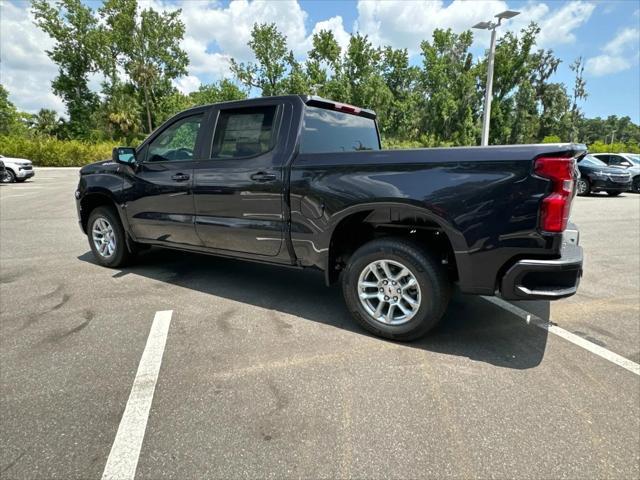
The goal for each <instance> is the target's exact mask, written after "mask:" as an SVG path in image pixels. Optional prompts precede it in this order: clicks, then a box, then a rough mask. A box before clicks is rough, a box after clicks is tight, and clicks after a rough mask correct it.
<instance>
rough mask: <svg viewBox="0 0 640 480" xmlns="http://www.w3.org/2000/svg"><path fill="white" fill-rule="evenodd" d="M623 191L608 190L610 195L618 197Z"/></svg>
mask: <svg viewBox="0 0 640 480" xmlns="http://www.w3.org/2000/svg"><path fill="white" fill-rule="evenodd" d="M621 193H622V192H616V191H613V190H607V195H609V196H610V197H617V196H618V195H620V194H621Z"/></svg>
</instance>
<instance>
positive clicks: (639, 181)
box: [631, 178, 640, 193]
mask: <svg viewBox="0 0 640 480" xmlns="http://www.w3.org/2000/svg"><path fill="white" fill-rule="evenodd" d="M631 191H632V192H635V193H640V178H636V179H635V180H634V181H633V187H631Z"/></svg>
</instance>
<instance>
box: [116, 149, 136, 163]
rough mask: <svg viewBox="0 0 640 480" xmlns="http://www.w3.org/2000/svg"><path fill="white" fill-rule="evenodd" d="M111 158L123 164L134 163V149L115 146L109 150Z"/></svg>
mask: <svg viewBox="0 0 640 480" xmlns="http://www.w3.org/2000/svg"><path fill="white" fill-rule="evenodd" d="M111 160H112V161H113V162H115V163H122V164H123V165H134V164H135V163H136V149H135V148H131V147H115V148H114V149H113V151H112V152H111Z"/></svg>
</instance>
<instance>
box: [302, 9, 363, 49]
mask: <svg viewBox="0 0 640 480" xmlns="http://www.w3.org/2000/svg"><path fill="white" fill-rule="evenodd" d="M321 30H328V31H331V32H333V36H334V37H335V39H336V41H337V42H338V45H340V48H341V49H342V51H343V52H344V51H345V50H346V49H347V47H348V46H349V39H350V38H351V34H350V33H349V32H347V31H346V30H345V29H344V24H343V21H342V17H341V16H339V15H338V16H336V17H331V18H330V19H329V20H324V21H322V22H318V23H316V24H315V26H314V27H313V30H312V32H311V33H310V34H309V36H307V38H306V40H305V41H304V43H302V44H301V45H300V47H299V48H298V50H299V51H300V53H301V54H306V53H307V52H308V51H309V50H311V49H312V48H313V35H315V34H316V33H319V32H320V31H321Z"/></svg>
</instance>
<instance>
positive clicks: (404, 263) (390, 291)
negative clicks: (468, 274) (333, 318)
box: [342, 238, 451, 340]
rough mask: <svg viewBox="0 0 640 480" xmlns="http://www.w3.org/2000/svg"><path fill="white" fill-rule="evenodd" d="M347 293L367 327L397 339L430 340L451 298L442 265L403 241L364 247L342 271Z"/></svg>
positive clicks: (357, 316) (356, 315) (353, 310)
mask: <svg viewBox="0 0 640 480" xmlns="http://www.w3.org/2000/svg"><path fill="white" fill-rule="evenodd" d="M342 290H343V294H344V298H345V301H346V303H347V307H348V309H349V311H350V312H351V315H352V316H353V318H354V319H355V320H356V321H357V322H358V323H359V324H360V325H361V326H362V327H364V328H365V329H366V330H368V331H370V332H372V333H374V334H376V335H378V336H381V337H385V338H390V339H394V340H414V339H416V338H419V337H422V336H423V335H425V334H426V333H427V332H428V331H429V330H431V329H432V328H433V327H434V326H435V325H436V324H437V323H438V321H439V320H440V318H441V317H442V315H443V314H444V312H445V310H446V308H447V305H448V303H449V298H450V296H451V284H450V282H449V279H448V277H447V273H446V271H445V270H444V268H443V267H442V265H440V264H439V262H438V261H437V260H436V259H435V258H433V257H432V256H431V255H430V254H429V253H428V252H427V251H425V250H424V249H423V248H422V247H421V246H420V245H418V244H416V243H414V242H412V241H409V240H406V239H403V238H384V239H379V240H373V241H371V242H369V243H366V244H365V245H363V246H362V247H360V248H359V249H358V250H357V251H356V252H355V253H354V254H353V255H352V257H351V259H350V260H349V264H348V265H347V267H346V269H345V270H344V272H343V276H342Z"/></svg>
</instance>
